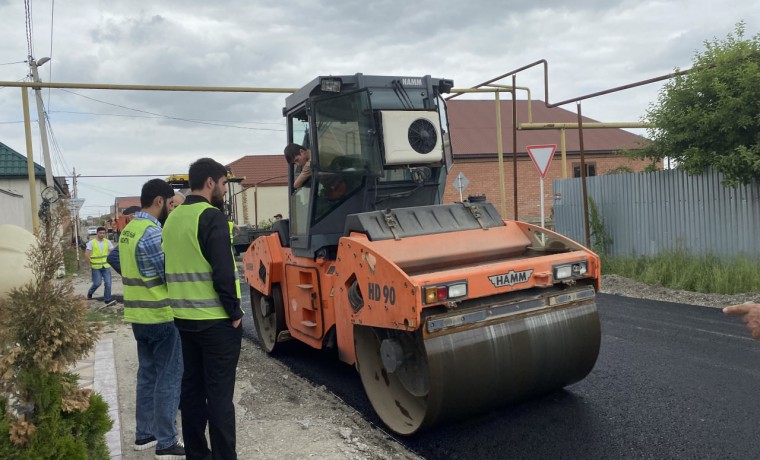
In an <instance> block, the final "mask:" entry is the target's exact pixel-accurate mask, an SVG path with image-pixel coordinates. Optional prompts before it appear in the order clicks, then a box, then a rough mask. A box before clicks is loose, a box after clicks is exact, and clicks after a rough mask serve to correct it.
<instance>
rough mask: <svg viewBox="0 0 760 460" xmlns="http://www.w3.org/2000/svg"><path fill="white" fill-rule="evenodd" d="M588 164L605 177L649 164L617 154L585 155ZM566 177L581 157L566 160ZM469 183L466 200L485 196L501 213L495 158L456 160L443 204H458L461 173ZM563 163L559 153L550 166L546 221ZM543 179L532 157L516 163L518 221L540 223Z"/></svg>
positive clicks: (508, 176) (508, 164) (510, 191)
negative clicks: (621, 168)
mask: <svg viewBox="0 0 760 460" xmlns="http://www.w3.org/2000/svg"><path fill="white" fill-rule="evenodd" d="M585 161H586V164H587V165H589V164H593V165H594V166H595V168H596V175H597V176H602V175H605V174H607V173H608V172H609V171H610V170H612V169H614V168H616V167H619V166H627V167H629V168H631V169H632V170H633V171H641V170H643V169H644V168H645V167H646V166H647V165H648V164H650V163H649V162H645V161H640V160H632V159H629V158H627V157H623V156H620V155H614V154H594V155H586V159H585ZM566 163H567V175H568V177H573V164H580V156H578V155H568V156H567V160H566ZM512 171H513V166H512V157H511V154H508V155H505V156H504V182H505V190H506V210H507V215H506V216H502V217H506V218H508V219H513V218H514V188H513V179H512V176H513V174H512ZM460 172H461V173H462V174H464V176H465V177H466V178H467V179H468V180H469V184H468V185H467V188H466V189H464V191H463V192H462V196H463V198H465V199H466V198H467V196H469V195H482V194H485V195H486V199H487V200H488V201H489V202H491V203H493V204H494V206H496V209H497V210H501V201H500V196H501V193H500V189H499V167H498V161H497V160H496V159H495V158H485V159H469V158H464V159H463V158H461V157H460V158H457V159H456V163H455V164H454V168H453V169H452V171H451V172H450V173H449V177H448V178H447V186H446V192H445V194H444V203H452V202H455V201H459V191H458V190H457V189H456V188H455V187H454V179H455V178H456V176H457V174H459V173H460ZM561 178H563V175H562V160H561V158H560V154H559V153H557V154H555V156H554V159H553V160H552V163H551V165H549V170H548V172H547V174H546V179H545V180H544V210H545V218H546V219H547V220H548V219H550V217H551V208H552V202H553V198H554V192H553V190H552V181H553V180H554V179H561ZM539 180H540V176H539V174H538V169H536V167H535V166H534V164H533V162H532V161H531V159H530V157H527V156H526V157H518V159H517V200H518V201H517V207H518V213H519V216H518V219H519V220H527V221H539V220H540V217H541V212H540V209H541V204H540V182H539Z"/></svg>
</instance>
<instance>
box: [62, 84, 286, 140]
mask: <svg viewBox="0 0 760 460" xmlns="http://www.w3.org/2000/svg"><path fill="white" fill-rule="evenodd" d="M61 91H65V92H67V93H71V94H73V95H75V96H79V97H83V98H85V99H89V100H91V101H95V102H99V103H101V104H106V105H110V106H113V107H119V108H121V109H125V110H132V111H135V112H139V113H146V114H148V115H154V116H157V117H161V118H166V119H169V120H176V121H184V122H187V123H197V124H200V125H211V126H221V127H224V128H237V129H248V130H251V131H284V130H282V129H272V128H251V127H248V126H236V125H226V124H222V123H214V122H209V121H202V120H193V119H189V118H180V117H173V116H170V115H164V114H161V113H156V112H149V111H147V110H141V109H135V108H132V107H127V106H124V105H119V104H114V103H112V102H106V101H102V100H100V99H95V98H94V97H90V96H85V95H84V94H79V93H75V92H74V91H69V90H66V89H62V88H61Z"/></svg>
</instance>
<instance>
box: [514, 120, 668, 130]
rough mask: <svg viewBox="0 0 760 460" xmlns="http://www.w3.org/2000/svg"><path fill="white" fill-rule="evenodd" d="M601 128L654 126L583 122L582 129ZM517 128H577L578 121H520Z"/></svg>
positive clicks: (650, 124)
mask: <svg viewBox="0 0 760 460" xmlns="http://www.w3.org/2000/svg"><path fill="white" fill-rule="evenodd" d="M603 128H654V124H653V123H640V122H609V123H583V129H603ZM518 129H526V130H527V129H578V123H520V126H518Z"/></svg>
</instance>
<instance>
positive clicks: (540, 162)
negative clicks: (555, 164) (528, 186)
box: [526, 144, 557, 179]
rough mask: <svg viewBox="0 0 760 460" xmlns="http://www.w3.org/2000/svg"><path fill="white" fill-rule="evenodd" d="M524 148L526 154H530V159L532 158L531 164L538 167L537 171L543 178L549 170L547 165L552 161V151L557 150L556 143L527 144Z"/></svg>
mask: <svg viewBox="0 0 760 460" xmlns="http://www.w3.org/2000/svg"><path fill="white" fill-rule="evenodd" d="M526 149H528V155H530V159H531V160H533V164H534V165H536V168H538V173H539V174H541V178H542V179H545V178H546V172H547V171H548V170H549V165H550V164H551V162H552V157H554V151H555V150H557V145H556V144H546V145H529V146H527V147H526Z"/></svg>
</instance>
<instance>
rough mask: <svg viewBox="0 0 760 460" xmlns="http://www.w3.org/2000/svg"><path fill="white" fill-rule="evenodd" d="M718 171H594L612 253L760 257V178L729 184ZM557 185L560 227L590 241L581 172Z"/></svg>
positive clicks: (593, 191) (594, 193) (591, 185)
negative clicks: (598, 173) (677, 251)
mask: <svg viewBox="0 0 760 460" xmlns="http://www.w3.org/2000/svg"><path fill="white" fill-rule="evenodd" d="M722 180H723V175H722V174H721V173H718V172H715V171H707V172H706V173H705V174H702V175H697V176H689V175H687V174H686V173H684V172H683V171H679V170H667V171H657V172H651V173H632V174H615V175H609V176H596V177H588V178H587V179H586V181H587V182H586V186H587V192H588V196H590V197H592V198H593V199H594V201H595V202H596V204H597V207H598V208H599V212H600V215H601V218H602V219H603V220H604V224H605V229H606V231H607V234H608V235H609V236H610V237H611V238H612V245H611V247H610V251H609V252H610V255H621V256H638V255H656V254H658V253H659V252H660V251H663V250H674V249H685V250H687V251H688V252H690V253H692V254H712V255H716V256H719V257H732V256H736V255H739V254H745V255H749V256H751V257H760V185H758V184H751V185H746V186H739V187H737V188H731V187H724V186H723V185H722V184H721V182H722ZM553 187H554V207H553V212H554V222H555V230H556V231H557V232H559V233H561V234H563V235H566V236H568V237H570V238H572V239H574V240H575V241H578V242H580V243H584V242H585V232H584V229H583V206H582V197H581V180H580V179H558V180H555V181H553Z"/></svg>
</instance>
